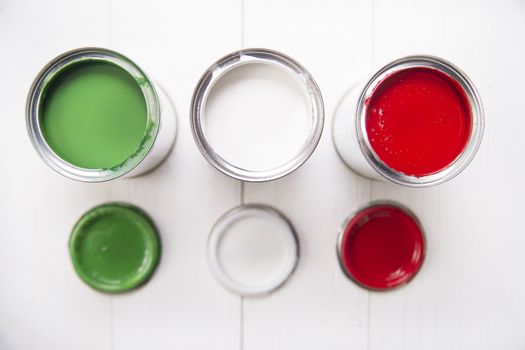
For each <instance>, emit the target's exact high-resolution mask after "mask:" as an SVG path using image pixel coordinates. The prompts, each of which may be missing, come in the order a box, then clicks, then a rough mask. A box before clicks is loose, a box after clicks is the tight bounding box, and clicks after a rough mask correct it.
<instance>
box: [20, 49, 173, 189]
mask: <svg viewBox="0 0 525 350" xmlns="http://www.w3.org/2000/svg"><path fill="white" fill-rule="evenodd" d="M92 61H99V62H108V63H111V64H113V65H116V66H118V67H120V68H122V69H123V70H125V71H126V72H127V73H129V74H130V76H131V77H132V78H133V79H134V80H135V81H136V82H137V84H138V86H139V87H140V89H141V91H142V93H143V96H144V99H145V101H146V108H147V127H146V130H147V132H146V133H145V135H144V138H143V141H142V143H141V146H140V147H139V148H138V149H137V151H136V152H135V153H133V154H131V155H130V156H129V158H128V159H126V160H125V161H124V162H123V163H121V164H119V165H117V166H115V167H112V168H110V169H88V168H81V167H78V166H75V165H73V164H71V163H69V162H67V161H66V160H64V159H62V158H61V157H60V156H59V155H58V154H57V153H56V152H55V151H54V150H53V149H52V148H51V147H50V145H49V144H48V142H47V141H46V138H45V136H44V133H43V130H42V115H41V105H42V101H43V98H44V97H45V96H44V95H45V92H46V87H47V86H48V85H49V84H51V83H52V82H53V80H54V79H55V78H57V77H58V76H60V74H61V73H63V72H64V70H66V69H68V68H69V67H71V66H73V65H75V64H78V63H83V62H92ZM26 122H27V129H28V132H29V137H30V139H31V141H32V143H33V146H34V147H35V149H36V150H37V152H38V154H39V156H40V157H41V158H42V160H43V161H44V162H45V163H46V164H47V165H48V166H49V167H50V168H52V169H53V170H55V171H56V172H58V173H59V174H61V175H63V176H65V177H68V178H70V179H73V180H77V181H83V182H103V181H108V180H113V179H116V178H119V177H133V176H138V175H142V174H144V173H147V172H149V171H151V170H153V169H154V168H155V167H157V166H158V165H159V164H160V163H161V162H162V161H163V160H164V159H165V158H166V157H167V155H168V154H169V152H170V150H171V148H172V147H173V143H174V141H175V134H176V116H175V110H174V108H173V106H172V104H171V102H170V101H169V98H168V97H167V95H166V94H165V93H164V92H163V91H162V90H161V89H160V88H159V87H158V86H157V85H156V84H155V83H154V82H153V81H152V80H151V79H150V78H149V77H148V76H147V75H146V73H144V71H143V70H142V69H141V68H140V67H139V66H138V65H136V64H135V63H134V62H133V61H131V60H130V59H129V58H127V57H126V56H124V55H122V54H120V53H118V52H115V51H111V50H108V49H104V48H94V47H88V48H81V49H76V50H72V51H69V52H66V53H64V54H62V55H60V56H58V57H56V58H54V59H53V60H52V61H51V62H49V63H48V64H47V65H46V66H45V67H44V68H43V69H42V70H41V71H40V73H39V74H38V75H37V77H36V78H35V80H34V82H33V84H32V86H31V88H30V91H29V95H28V97H27V105H26Z"/></svg>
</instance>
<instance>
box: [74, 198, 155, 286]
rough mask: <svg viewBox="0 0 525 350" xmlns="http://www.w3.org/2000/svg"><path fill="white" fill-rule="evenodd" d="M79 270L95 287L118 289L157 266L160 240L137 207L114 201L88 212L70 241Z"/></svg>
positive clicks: (141, 278)
mask: <svg viewBox="0 0 525 350" xmlns="http://www.w3.org/2000/svg"><path fill="white" fill-rule="evenodd" d="M69 251H70V254H71V259H72V261H73V265H74V267H75V270H76V271H77V273H78V275H79V276H80V278H82V279H83V280H84V282H86V283H87V284H88V285H90V286H91V287H93V288H95V289H98V290H100V291H103V292H108V293H117V292H123V291H126V290H129V289H133V288H135V287H137V286H139V285H141V284H142V283H144V282H145V281H146V280H147V279H148V278H149V276H150V275H151V274H152V273H153V271H154V270H155V267H156V265H157V262H158V260H159V255H160V240H159V237H158V234H157V230H156V229H155V226H154V225H153V222H152V221H151V219H150V218H149V217H148V216H147V214H146V213H144V212H143V211H142V210H140V209H138V208H137V207H134V206H131V205H127V204H122V203H110V204H104V205H101V206H98V207H96V208H94V209H91V210H90V211H88V212H87V213H86V214H84V215H83V216H82V217H81V218H80V220H79V221H78V222H77V224H76V225H75V227H74V229H73V232H72V233H71V238H70V242H69Z"/></svg>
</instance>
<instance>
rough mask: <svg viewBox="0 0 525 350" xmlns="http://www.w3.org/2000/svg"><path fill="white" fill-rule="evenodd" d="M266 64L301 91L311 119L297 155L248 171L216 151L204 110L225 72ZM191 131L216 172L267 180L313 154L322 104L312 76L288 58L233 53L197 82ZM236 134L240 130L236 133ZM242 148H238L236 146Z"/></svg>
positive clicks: (266, 52)
mask: <svg viewBox="0 0 525 350" xmlns="http://www.w3.org/2000/svg"><path fill="white" fill-rule="evenodd" d="M247 64H266V65H270V66H273V67H276V68H278V69H280V70H282V71H284V72H286V73H288V74H289V75H290V76H291V78H292V79H294V80H295V81H296V82H297V83H298V85H299V87H300V88H301V89H302V92H303V93H304V95H305V97H306V98H307V100H308V101H309V106H308V110H309V111H310V115H309V116H306V117H307V118H308V117H309V118H310V120H311V123H310V127H309V131H308V135H307V136H306V139H305V140H304V143H302V148H301V149H300V150H299V152H298V153H297V154H296V155H295V156H294V157H293V158H291V159H289V160H288V161H287V162H286V163H285V164H282V165H281V166H278V167H276V168H273V169H263V170H249V169H245V168H243V167H242V166H240V165H239V164H234V163H232V162H230V161H227V160H226V159H224V158H223V157H221V155H220V154H218V153H217V152H216V150H215V149H214V147H213V145H212V144H211V143H210V142H209V139H208V137H207V135H206V132H205V130H204V127H205V117H204V116H205V109H206V108H205V107H206V101H207V99H208V96H209V95H210V92H211V90H212V89H213V87H214V85H215V84H216V83H217V82H218V81H219V80H220V79H221V78H222V77H223V76H224V75H225V74H226V73H228V72H230V71H232V70H234V69H236V68H238V67H241V66H244V65H247ZM190 118H191V119H190V122H191V128H192V131H193V136H194V139H195V142H196V144H197V147H198V148H199V150H200V152H201V153H202V155H203V156H204V158H206V160H207V161H208V162H209V163H210V164H211V165H212V166H213V167H215V168H216V169H217V170H219V171H220V172H222V173H224V174H225V175H228V176H230V177H232V178H235V179H238V180H242V181H248V182H264V181H271V180H275V179H278V178H280V177H283V176H285V175H288V174H290V173H291V172H293V171H294V170H296V169H297V168H299V167H300V166H301V165H302V164H303V163H304V162H306V160H307V159H308V158H309V157H310V156H311V154H312V153H313V152H314V150H315V148H316V147H317V144H318V142H319V139H320V137H321V133H322V130H323V124H324V105H323V99H322V96H321V92H320V90H319V87H318V86H317V84H316V82H315V80H314V79H313V77H312V75H311V74H310V73H309V72H308V71H307V70H306V68H304V67H303V66H301V65H300V64H299V63H298V62H296V61H295V60H293V59H292V58H290V57H288V56H286V55H284V54H282V53H280V52H277V51H273V50H268V49H259V48H252V49H244V50H240V51H236V52H233V53H231V54H229V55H227V56H225V57H223V58H221V59H219V60H218V61H217V62H215V63H213V64H212V65H211V67H210V68H208V70H206V72H205V73H204V74H203V76H202V77H201V79H200V81H199V82H198V84H197V86H196V88H195V92H194V94H193V99H192V102H191V116H190ZM236 132H240V131H236ZM239 147H242V145H239Z"/></svg>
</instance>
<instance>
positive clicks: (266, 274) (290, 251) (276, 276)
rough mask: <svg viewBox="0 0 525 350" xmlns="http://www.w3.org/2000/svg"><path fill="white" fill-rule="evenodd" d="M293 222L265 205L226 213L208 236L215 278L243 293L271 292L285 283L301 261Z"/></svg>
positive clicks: (210, 264)
mask: <svg viewBox="0 0 525 350" xmlns="http://www.w3.org/2000/svg"><path fill="white" fill-rule="evenodd" d="M298 253H299V249H298V241H297V236H296V234H295V231H294V229H293V227H292V225H291V223H290V222H289V221H288V220H287V219H286V218H285V217H284V216H283V215H282V214H281V213H279V212H278V211H276V210H275V209H272V208H270V207H267V206H262V205H243V206H239V207H236V208H234V209H232V210H230V211H229V212H227V213H226V214H224V215H223V216H222V217H221V218H220V219H219V220H218V221H217V223H216V224H215V226H214V227H213V229H212V231H211V233H210V237H209V240H208V263H209V266H210V270H211V272H212V274H213V275H214V276H215V278H216V279H217V280H218V281H219V282H220V283H221V284H222V285H223V286H224V287H225V288H227V289H229V290H230V291H232V292H233V293H236V294H239V295H243V296H260V295H265V294H269V293H271V292H272V291H274V290H276V289H277V288H279V287H280V286H281V285H283V284H284V283H285V282H286V281H287V280H288V278H289V277H290V275H291V274H292V272H293V271H294V269H295V267H296V265H297V261H298V255H299V254H298Z"/></svg>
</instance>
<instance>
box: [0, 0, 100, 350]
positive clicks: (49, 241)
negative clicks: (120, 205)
mask: <svg viewBox="0 0 525 350" xmlns="http://www.w3.org/2000/svg"><path fill="white" fill-rule="evenodd" d="M106 8H107V6H106V2H105V1H98V0H96V1H90V2H89V3H73V2H70V1H63V0H51V1H46V2H31V1H8V2H6V1H3V2H2V3H0V43H1V45H2V55H0V56H1V57H0V76H1V77H2V81H3V82H4V83H3V84H0V96H1V97H0V100H1V103H0V115H1V116H2V122H3V127H2V130H4V131H8V132H3V133H2V137H1V138H0V147H1V149H2V150H4V152H3V153H2V158H3V161H2V164H1V165H0V173H1V184H0V193H1V199H0V213H1V214H0V217H1V221H2V233H1V234H0V236H1V237H2V244H1V245H0V264H1V265H2V266H3V267H4V268H3V269H2V272H0V276H1V281H2V282H1V283H0V285H1V287H0V348H1V349H6V350H16V349H72V348H75V349H109V339H110V327H109V326H110V314H109V298H108V297H107V296H106V295H102V294H100V293H97V292H95V291H93V290H92V289H90V288H89V287H87V286H86V285H84V284H83V283H82V282H81V281H80V279H79V278H78V277H77V276H76V274H75V272H74V271H73V268H72V265H71V263H70V259H69V253H68V249H67V242H68V238H69V232H70V230H71V228H72V226H73V225H74V223H75V221H76V220H77V219H78V218H79V216H80V215H81V214H82V213H83V212H84V211H85V210H86V209H88V208H90V207H91V206H93V205H96V204H97V203H98V202H99V201H103V200H104V199H105V198H108V194H109V191H108V190H109V187H108V186H107V185H100V186H88V185H85V184H80V183H75V182H73V181H69V180H67V179H66V178H63V177H61V176H60V175H58V174H56V173H55V172H53V171H52V170H51V169H49V168H48V167H47V166H46V165H44V163H43V162H42V161H41V160H40V159H39V158H38V156H37V154H36V152H35V151H34V150H33V148H32V146H31V143H30V141H29V138H28V137H27V132H26V129H25V100H26V96H27V93H28V90H29V87H30V85H31V82H32V80H33V79H34V77H35V76H36V74H37V73H38V71H39V70H40V69H41V68H42V67H43V66H44V65H45V64H46V63H47V62H49V60H51V59H52V58H54V57H55V56H56V55H58V54H60V53H62V52H64V51H67V50H70V49H73V48H77V47H81V46H87V45H102V46H103V45H106V43H107V33H108V28H107V23H108V22H107V14H106Z"/></svg>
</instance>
